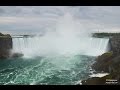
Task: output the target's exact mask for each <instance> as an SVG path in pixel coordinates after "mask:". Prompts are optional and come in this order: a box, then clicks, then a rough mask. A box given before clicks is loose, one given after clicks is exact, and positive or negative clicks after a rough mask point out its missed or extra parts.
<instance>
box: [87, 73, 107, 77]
mask: <svg viewBox="0 0 120 90" xmlns="http://www.w3.org/2000/svg"><path fill="white" fill-rule="evenodd" d="M106 75H109V73H97V74H92V75H89V76H90V77H104V76H106Z"/></svg>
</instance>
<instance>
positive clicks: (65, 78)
mask: <svg viewBox="0 0 120 90" xmlns="http://www.w3.org/2000/svg"><path fill="white" fill-rule="evenodd" d="M93 62H94V57H87V56H82V55H75V56H74V57H73V56H72V57H70V56H69V57H66V56H59V57H36V58H34V59H23V58H19V59H16V60H15V59H14V60H13V59H8V60H1V61H0V84H2V85H3V84H4V85H7V84H8V85H13V84H19V85H21V84H22V85H23V84H25V85H75V84H78V82H79V81H80V80H82V79H86V78H88V77H89V75H91V72H90V66H91V64H92V63H93Z"/></svg>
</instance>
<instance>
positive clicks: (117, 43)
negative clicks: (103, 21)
mask: <svg viewBox="0 0 120 90" xmlns="http://www.w3.org/2000/svg"><path fill="white" fill-rule="evenodd" d="M109 42H110V48H111V51H113V53H114V54H120V36H113V37H111V38H110V41H109Z"/></svg>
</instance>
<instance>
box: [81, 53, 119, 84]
mask: <svg viewBox="0 0 120 90" xmlns="http://www.w3.org/2000/svg"><path fill="white" fill-rule="evenodd" d="M92 68H93V69H94V70H96V71H99V72H107V73H109V75H107V76H104V77H101V78H99V77H93V78H88V79H87V80H83V81H82V84H83V85H105V84H106V79H111V80H112V79H114V80H117V83H113V84H112V85H114V84H115V85H116V84H119V85H120V55H118V54H117V55H115V54H113V53H112V52H107V53H104V54H103V55H101V56H99V57H98V58H96V62H95V63H94V64H93V65H92Z"/></svg>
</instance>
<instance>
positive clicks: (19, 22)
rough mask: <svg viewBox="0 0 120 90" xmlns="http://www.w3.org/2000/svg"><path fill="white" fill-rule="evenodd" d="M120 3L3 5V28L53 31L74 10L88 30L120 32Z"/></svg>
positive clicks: (0, 10) (0, 15)
mask: <svg viewBox="0 0 120 90" xmlns="http://www.w3.org/2000/svg"><path fill="white" fill-rule="evenodd" d="M119 10H120V6H0V31H2V32H9V33H13V32H14V33H22V32H26V33H34V32H43V31H44V32H45V31H47V30H52V29H53V28H54V26H55V25H56V23H57V20H58V19H59V17H61V16H63V15H64V14H66V13H70V14H71V15H72V16H73V17H74V19H76V20H78V21H79V22H80V23H81V24H82V25H83V26H84V27H86V29H88V30H93V31H98V30H100V31H107V32H110V31H111V32H113V31H115V32H116V31H117V32H118V31H120V20H119V17H120V11H119Z"/></svg>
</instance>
